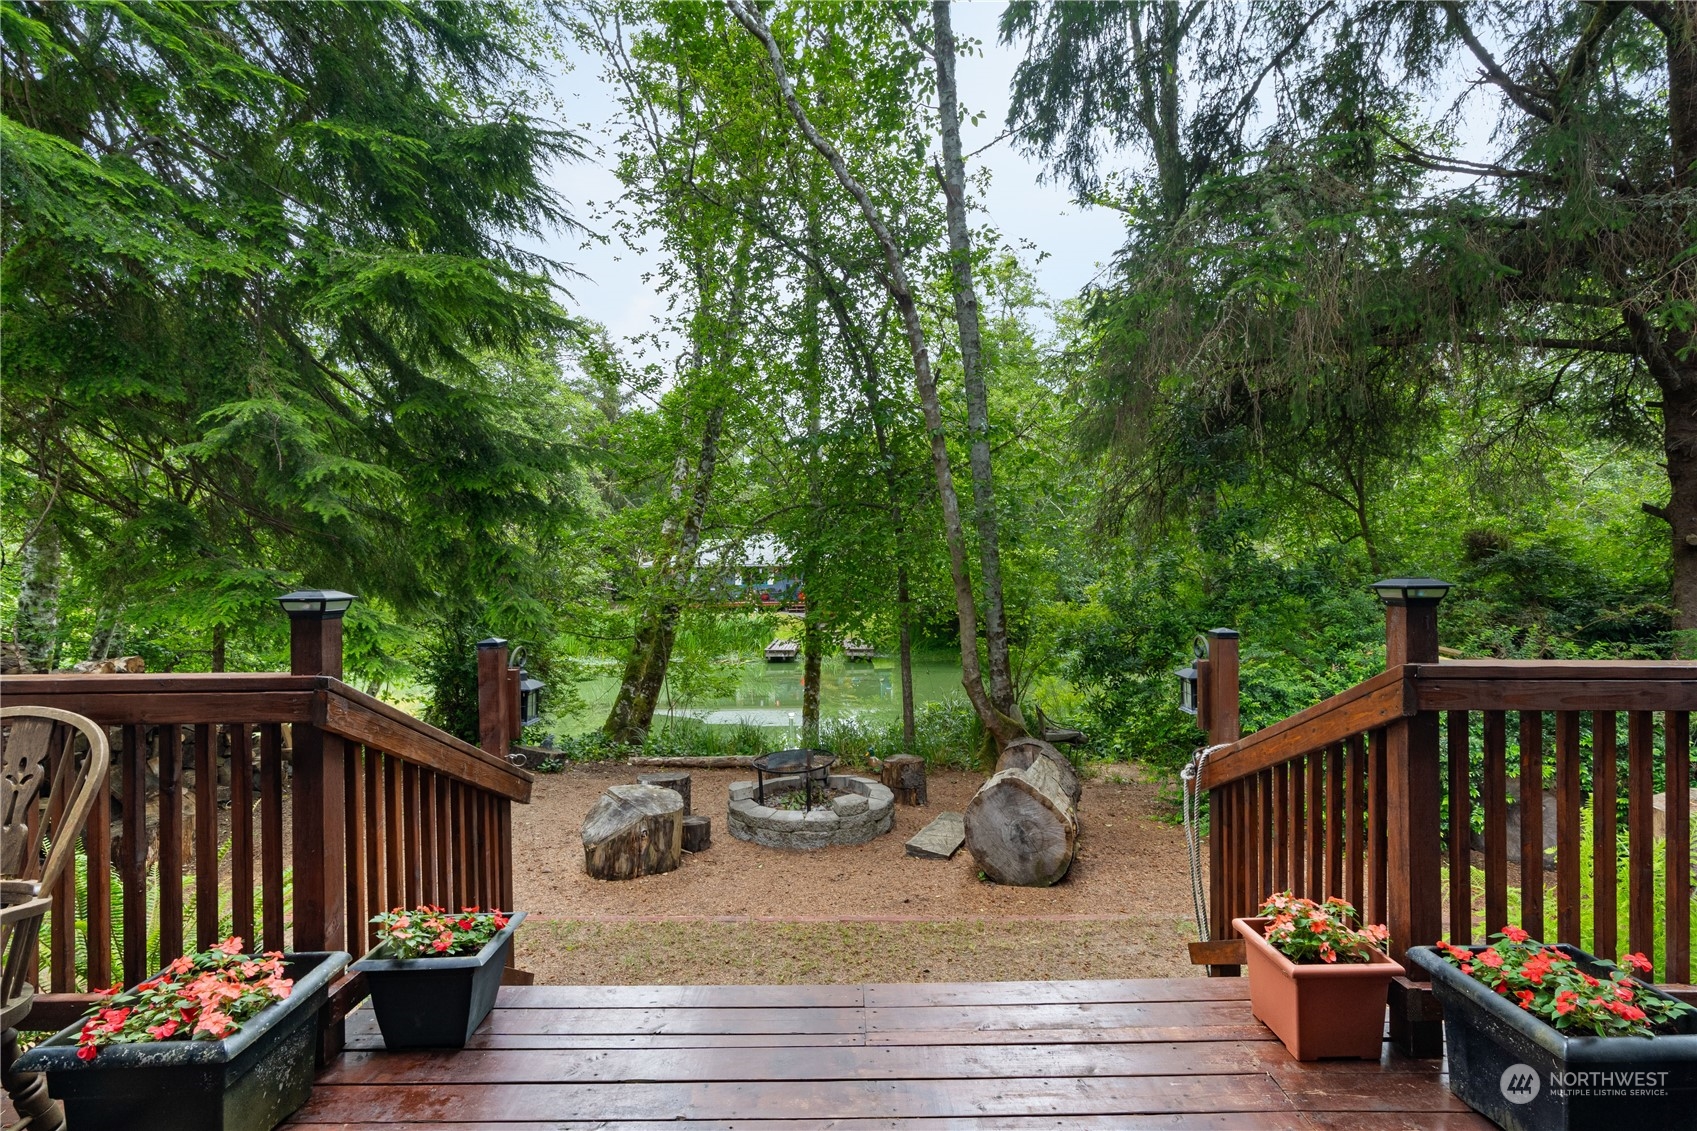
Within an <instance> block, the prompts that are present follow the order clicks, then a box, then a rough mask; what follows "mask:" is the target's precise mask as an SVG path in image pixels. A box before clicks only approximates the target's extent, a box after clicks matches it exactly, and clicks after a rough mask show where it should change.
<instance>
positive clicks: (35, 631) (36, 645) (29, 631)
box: [16, 519, 64, 672]
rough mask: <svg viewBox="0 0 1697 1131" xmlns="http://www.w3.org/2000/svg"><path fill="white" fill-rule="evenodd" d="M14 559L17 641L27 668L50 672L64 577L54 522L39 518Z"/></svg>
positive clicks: (57, 534)
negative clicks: (31, 534)
mask: <svg viewBox="0 0 1697 1131" xmlns="http://www.w3.org/2000/svg"><path fill="white" fill-rule="evenodd" d="M18 559H19V561H18V569H19V573H20V575H21V576H20V577H19V583H18V614H17V621H16V625H17V629H16V631H17V637H18V644H19V645H20V646H21V647H22V648H23V650H24V658H25V659H26V660H28V661H29V667H30V670H31V671H35V672H50V671H52V670H53V668H54V666H55V665H56V663H57V657H56V655H55V653H56V652H57V651H58V647H59V587H60V585H61V583H62V582H63V580H64V557H63V555H62V554H61V553H60V548H59V527H58V524H57V523H55V522H54V521H53V520H52V519H47V520H45V521H43V522H42V523H41V526H40V528H39V529H38V530H37V531H36V533H35V537H34V538H32V539H30V540H29V542H28V543H27V544H26V545H25V546H24V548H23V552H22V553H20V554H19V555H18Z"/></svg>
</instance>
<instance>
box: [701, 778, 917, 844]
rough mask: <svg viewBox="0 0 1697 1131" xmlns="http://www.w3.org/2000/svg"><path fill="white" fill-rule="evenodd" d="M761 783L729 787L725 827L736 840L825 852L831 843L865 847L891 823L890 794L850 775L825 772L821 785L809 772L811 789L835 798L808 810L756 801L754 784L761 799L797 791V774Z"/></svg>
mask: <svg viewBox="0 0 1697 1131" xmlns="http://www.w3.org/2000/svg"><path fill="white" fill-rule="evenodd" d="M762 777H763V778H764V781H763V783H756V782H752V781H739V782H732V783H731V807H730V813H729V816H728V819H727V821H726V826H727V827H728V828H729V829H730V830H731V835H732V836H734V837H736V838H737V839H738V840H746V841H750V842H752V843H754V844H763V845H765V846H766V847H767V848H801V849H810V848H829V847H830V846H831V845H834V844H865V843H866V842H867V841H869V840H871V839H872V838H873V837H876V836H881V835H883V834H884V833H887V832H889V831H890V827H891V825H892V824H893V823H894V821H895V809H896V796H895V794H893V793H891V792H890V790H889V788H888V787H887V786H884V785H881V784H879V783H878V782H875V781H873V780H872V779H871V778H863V777H860V776H859V775H856V774H829V775H828V776H827V777H825V779H824V780H823V781H821V780H820V777H819V776H818V772H817V771H815V776H814V777H813V782H812V787H813V790H814V791H816V792H815V793H814V797H815V798H817V796H818V791H819V790H820V786H821V785H828V786H829V788H830V789H831V790H834V791H837V792H838V793H839V794H840V796H837V797H832V798H829V799H828V800H825V801H819V800H817V799H816V800H814V801H813V807H812V808H811V809H808V810H805V811H804V810H801V809H774V808H773V807H772V806H770V805H762V804H761V803H760V800H759V794H760V785H761V784H764V786H765V795H766V798H767V800H774V799H776V798H778V797H781V796H782V795H784V794H786V793H798V792H800V791H801V789H802V788H803V782H802V775H801V774H792V775H784V776H766V775H762Z"/></svg>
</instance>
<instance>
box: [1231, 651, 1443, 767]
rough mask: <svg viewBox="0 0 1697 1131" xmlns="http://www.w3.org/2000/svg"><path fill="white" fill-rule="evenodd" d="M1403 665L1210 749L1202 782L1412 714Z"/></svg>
mask: <svg viewBox="0 0 1697 1131" xmlns="http://www.w3.org/2000/svg"><path fill="white" fill-rule="evenodd" d="M1408 666H1409V667H1413V666H1414V665H1408ZM1405 671H1406V669H1405V668H1403V667H1398V668H1392V669H1391V670H1390V671H1386V672H1380V673H1379V674H1378V675H1376V676H1374V677H1373V678H1372V679H1369V680H1366V681H1365V682H1362V683H1358V684H1356V685H1355V686H1354V687H1352V688H1350V689H1349V690H1348V691H1342V692H1339V693H1338V694H1336V695H1334V696H1332V697H1331V698H1330V699H1326V700H1322V701H1321V702H1319V703H1316V704H1314V706H1312V707H1309V708H1308V709H1307V710H1304V711H1299V712H1297V713H1296V714H1294V715H1292V716H1290V717H1289V718H1288V719H1282V720H1280V721H1279V722H1276V723H1274V724H1273V725H1272V726H1269V727H1265V728H1263V729H1261V730H1258V731H1256V732H1255V733H1254V734H1251V735H1248V736H1246V737H1244V738H1240V739H1239V740H1238V741H1236V742H1234V743H1232V744H1231V745H1230V746H1228V747H1226V748H1225V749H1224V750H1216V751H1215V752H1214V753H1213V755H1212V756H1210V757H1209V759H1208V765H1207V767H1206V768H1205V769H1204V770H1203V772H1202V786H1203V788H1204V789H1216V788H1218V787H1219V786H1222V785H1225V784H1226V783H1227V782H1233V781H1237V780H1238V779H1240V778H1245V777H1248V776H1249V775H1251V774H1254V773H1259V772H1260V771H1262V770H1265V769H1267V768H1268V767H1270V766H1276V765H1278V764H1279V763H1281V762H1287V761H1289V760H1290V759H1292V758H1300V757H1302V756H1303V755H1305V754H1309V753H1311V752H1313V751H1315V750H1324V749H1325V748H1326V747H1328V746H1332V745H1334V744H1335V743H1339V742H1342V741H1343V740H1344V739H1346V738H1349V737H1350V736H1351V735H1357V734H1360V733H1362V732H1363V731H1367V730H1372V729H1374V728H1375V727H1381V726H1384V725H1385V724H1386V723H1388V722H1390V721H1391V720H1392V719H1399V718H1403V717H1405V716H1408V715H1412V714H1413V713H1414V711H1415V701H1414V696H1413V695H1412V693H1411V689H1410V686H1409V681H1408V677H1407V676H1406V674H1405Z"/></svg>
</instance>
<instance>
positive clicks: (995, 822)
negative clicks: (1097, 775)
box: [965, 758, 1078, 887]
mask: <svg viewBox="0 0 1697 1131" xmlns="http://www.w3.org/2000/svg"><path fill="white" fill-rule="evenodd" d="M965 823H966V847H967V850H968V851H969V852H971V853H972V858H973V859H974V860H975V861H977V863H978V867H979V869H980V870H981V871H983V873H984V874H985V875H986V876H987V877H989V878H990V879H992V880H994V881H995V882H996V883H999V884H1014V885H1017V886H1019V887H1048V886H1049V885H1050V884H1053V883H1056V882H1058V881H1059V880H1060V879H1061V878H1062V877H1063V876H1065V875H1066V874H1067V869H1068V868H1070V867H1071V866H1072V854H1073V850H1074V848H1075V847H1076V846H1077V843H1078V821H1077V817H1076V813H1075V810H1074V809H1073V806H1072V801H1071V799H1070V798H1068V796H1067V792H1066V785H1065V783H1064V782H1063V781H1062V779H1061V775H1060V771H1059V770H1058V769H1057V768H1056V767H1055V765H1054V763H1053V762H1051V761H1050V760H1049V759H1047V758H1037V759H1036V760H1035V761H1033V762H1032V764H1031V765H1029V766H1027V767H1025V768H1023V769H1008V770H1001V771H999V772H997V773H995V774H993V775H991V777H990V779H989V780H988V781H986V782H985V783H984V784H983V786H981V787H980V788H979V790H978V792H977V793H976V794H975V795H974V796H973V798H972V801H971V803H969V804H968V805H967V807H966V813H965Z"/></svg>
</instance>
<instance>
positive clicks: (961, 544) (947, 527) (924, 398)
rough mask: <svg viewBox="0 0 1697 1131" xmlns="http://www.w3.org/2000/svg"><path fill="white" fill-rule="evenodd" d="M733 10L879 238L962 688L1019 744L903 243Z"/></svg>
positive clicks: (778, 60) (988, 724) (771, 43)
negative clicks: (987, 650)
mask: <svg viewBox="0 0 1697 1131" xmlns="http://www.w3.org/2000/svg"><path fill="white" fill-rule="evenodd" d="M726 5H727V7H729V8H730V9H731V12H732V13H733V14H734V15H735V16H736V18H737V21H738V22H739V23H741V24H742V25H743V27H744V28H746V29H747V30H748V32H749V34H750V35H752V36H754V37H755V38H756V39H758V40H759V41H760V43H761V45H762V46H764V47H765V49H766V57H767V59H768V60H769V61H770V62H771V64H772V73H773V77H774V78H775V79H776V80H777V83H778V90H779V93H780V94H781V95H782V97H783V100H784V105H785V107H786V108H787V109H788V110H789V112H790V116H791V117H792V118H793V119H794V120H795V123H796V126H797V128H799V129H800V130H801V132H802V135H803V136H804V137H806V138H807V142H808V144H809V145H811V146H812V147H813V148H814V150H815V151H817V152H818V153H819V155H820V156H821V157H823V158H824V159H825V161H826V163H827V164H829V165H830V166H831V171H832V172H833V173H834V174H836V177H837V181H838V183H839V184H841V185H842V186H843V188H844V189H845V190H847V191H848V193H849V195H851V196H853V197H854V199H855V203H856V205H857V206H858V207H859V209H860V213H861V216H862V217H863V218H865V220H866V223H867V226H868V227H870V228H871V229H872V231H873V234H874V235H876V236H877V238H878V246H879V248H880V249H881V250H882V251H883V254H884V266H885V271H884V273H883V275H882V279H881V281H882V282H883V284H884V288H885V290H887V291H888V292H889V295H890V298H891V300H892V301H894V302H895V304H896V310H897V312H898V313H899V314H900V315H901V320H902V331H903V333H904V334H905V336H906V337H907V343H908V352H909V353H910V354H911V355H912V357H913V375H914V383H915V385H917V386H918V389H919V403H920V408H921V410H922V411H923V412H924V415H925V428H926V431H927V432H928V433H929V435H930V438H931V469H932V472H933V474H935V476H936V479H937V497H938V501H939V503H941V505H942V509H943V535H944V539H945V541H946V542H947V543H948V547H949V575H950V577H951V579H952V580H953V582H954V591H955V619H956V621H957V622H958V624H959V626H960V643H961V647H960V659H961V686H962V688H963V689H964V690H965V691H966V696H967V698H968V699H970V700H971V701H972V706H973V709H974V710H975V711H976V712H977V713H978V717H979V719H980V720H982V721H983V723H984V727H985V729H986V730H988V731H989V732H990V733H991V734H992V735H994V736H996V738H997V740H998V741H1008V740H1011V739H1014V738H1018V737H1019V736H1021V735H1023V734H1024V733H1025V727H1024V725H1023V724H1022V723H1021V722H1020V721H1019V720H1018V719H1015V718H1011V717H1009V716H1008V715H1006V714H1004V713H1003V712H1002V711H1000V710H998V709H997V708H996V705H995V704H994V703H993V702H991V700H990V697H989V695H987V694H986V693H985V690H984V677H983V672H982V670H981V668H980V667H979V663H978V609H977V602H976V600H975V599H974V597H973V594H972V573H971V569H970V567H968V565H967V555H966V534H965V529H964V527H963V526H962V524H961V517H960V498H959V496H958V495H956V493H955V484H954V472H953V470H952V469H951V468H950V466H949V448H948V440H947V434H946V432H945V425H944V421H943V409H942V405H941V402H940V401H939V399H938V396H937V380H936V375H935V374H934V373H932V371H931V353H930V347H929V346H928V345H927V344H926V339H925V324H924V321H923V319H922V318H921V317H920V313H919V304H918V302H917V300H916V299H915V298H914V291H913V285H912V282H911V280H910V279H909V277H908V273H907V265H906V263H905V261H904V260H903V257H902V250H901V247H900V245H898V244H897V243H896V238H895V236H894V234H893V233H892V232H891V231H890V227H889V225H888V224H887V223H885V221H884V217H883V215H882V213H880V212H879V211H878V206H877V205H875V204H874V203H873V202H872V197H871V194H869V193H868V192H867V191H866V186H864V185H862V184H861V183H860V181H859V180H857V179H856V178H855V176H854V174H853V173H851V172H849V168H848V164H847V163H846V162H845V161H844V160H843V157H842V154H840V153H838V152H837V150H836V147H835V146H833V145H832V144H831V143H830V142H828V141H826V140H825V138H824V136H823V135H821V134H820V133H819V131H818V130H817V129H815V128H814V126H813V122H812V121H811V120H810V119H809V118H808V116H807V111H806V110H804V109H803V108H802V105H801V101H800V99H798V98H797V97H796V93H795V85H794V84H793V83H792V82H791V81H790V78H789V72H788V69H787V68H786V67H785V66H784V56H783V52H782V51H780V50H779V49H778V41H777V40H776V39H774V38H773V37H772V30H771V29H770V28H768V27H767V26H766V23H765V21H764V20H762V19H761V18H760V17H759V16H758V15H756V14H755V13H754V12H753V11H752V10H751V9H750V8H749V7H748V5H747V4H745V3H744V2H743V0H726Z"/></svg>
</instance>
